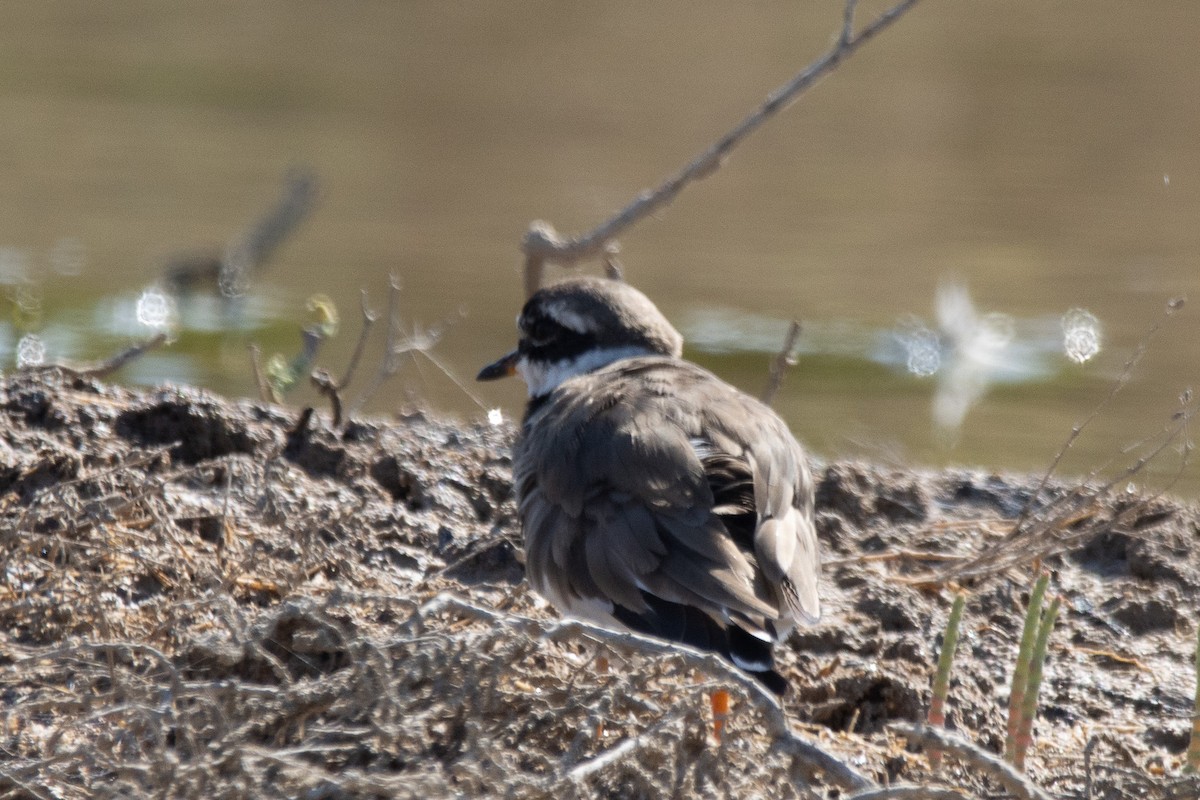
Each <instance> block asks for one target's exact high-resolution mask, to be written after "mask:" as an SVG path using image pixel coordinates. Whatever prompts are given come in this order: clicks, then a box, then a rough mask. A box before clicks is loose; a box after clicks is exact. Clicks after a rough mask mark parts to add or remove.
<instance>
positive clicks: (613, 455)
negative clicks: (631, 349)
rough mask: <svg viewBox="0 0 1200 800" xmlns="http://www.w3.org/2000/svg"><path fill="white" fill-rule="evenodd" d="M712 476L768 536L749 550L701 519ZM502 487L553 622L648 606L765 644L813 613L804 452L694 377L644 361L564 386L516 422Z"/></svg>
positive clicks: (677, 367)
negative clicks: (724, 480)
mask: <svg viewBox="0 0 1200 800" xmlns="http://www.w3.org/2000/svg"><path fill="white" fill-rule="evenodd" d="M697 384H699V386H697ZM685 388H686V389H688V390H696V389H699V390H700V391H701V392H702V395H703V396H702V400H703V402H701V403H699V404H698V403H696V401H695V399H694V397H695V396H694V394H689V395H688V397H690V398H691V400H690V402H688V401H683V400H681V399H680V392H681V391H682V390H684V389H685ZM735 423H736V424H735ZM702 456H708V457H709V460H708V462H707V469H706V462H705V461H704V460H703V459H702ZM717 464H720V465H721V467H720V468H719V469H721V470H724V471H725V472H727V473H729V474H730V475H734V476H735V477H736V476H741V477H740V478H739V479H742V480H744V478H745V476H747V475H748V476H751V477H752V480H753V492H752V496H753V505H754V506H755V508H754V509H752V511H753V513H754V514H755V515H756V518H757V520H758V521H759V522H765V523H767V524H758V525H756V526H755V533H754V537H753V541H752V542H751V541H746V537H745V535H744V532H738V531H736V530H734V527H735V526H733V525H732V524H731V525H728V526H727V525H726V524H725V522H724V519H726V518H728V519H730V520H731V521H732V517H731V516H729V517H723V516H722V515H723V514H730V515H732V514H734V513H736V512H737V511H738V509H735V508H732V507H730V508H725V507H724V506H730V505H731V504H729V503H725V504H724V506H723V507H722V508H723V510H718V511H715V510H714V507H715V506H716V500H715V498H714V491H713V487H712V486H711V485H710V482H709V481H710V479H714V480H716V479H720V476H719V475H718V476H717V477H716V478H714V475H715V474H716V472H717V470H718V467H717V466H716V465H717ZM516 472H517V475H516V479H517V480H516V483H517V487H518V493H519V499H520V513H521V517H522V522H523V527H524V530H525V537H526V567H527V571H528V573H529V577H530V580H531V582H532V584H533V586H534V587H535V588H536V589H537V590H538V591H539V592H541V593H542V594H544V595H545V596H546V597H547V598H548V599H550V600H551V602H552V603H554V604H555V605H556V606H557V607H559V609H560V610H562V611H564V612H565V613H570V614H576V615H579V616H585V617H589V616H590V617H593V618H596V617H597V616H600V617H603V616H605V610H606V609H607V615H608V616H609V617H610V619H611V613H612V608H613V606H612V604H613V603H616V604H618V605H620V606H623V607H624V608H626V609H630V610H632V611H634V612H638V613H642V612H644V611H646V610H647V606H646V598H645V596H644V594H643V593H645V592H649V593H650V594H651V595H653V596H654V597H658V598H661V599H663V600H667V601H670V602H673V603H682V604H684V605H687V606H690V607H694V608H697V609H699V610H701V611H703V612H705V613H707V614H709V615H710V616H711V617H712V618H713V619H714V620H721V619H725V620H733V621H734V622H736V623H737V624H738V625H739V626H740V627H742V628H744V629H745V630H747V631H748V632H750V633H751V634H752V635H756V636H768V637H771V638H774V637H775V636H778V635H780V634H781V633H783V632H785V631H786V630H787V629H788V628H790V626H791V624H792V621H793V619H794V618H796V617H797V616H799V617H803V618H808V619H811V618H815V617H816V615H817V613H818V608H817V603H816V585H817V569H818V560H817V547H816V537H815V533H814V532H813V530H812V525H811V515H812V484H811V479H810V478H809V476H808V471H807V468H806V466H805V463H804V456H803V453H802V452H801V451H800V448H799V446H798V445H797V444H796V443H795V440H794V439H793V438H792V436H791V434H790V432H788V430H787V428H786V426H785V425H784V424H783V422H782V421H781V420H779V418H778V417H777V416H776V415H775V414H774V413H773V412H771V411H770V410H769V409H767V408H766V407H765V406H763V405H762V404H760V403H758V402H757V401H754V400H753V399H752V398H749V397H747V396H745V395H742V394H740V393H738V392H737V391H736V390H734V389H733V388H732V387H729V386H728V385H727V384H724V383H722V382H721V381H719V380H718V379H717V378H715V377H714V376H712V375H711V374H710V373H707V372H705V371H704V370H702V369H700V368H699V367H696V366H694V365H691V364H688V363H686V362H681V361H677V360H674V359H666V358H658V357H647V358H638V359H629V360H626V361H622V362H620V363H619V364H616V365H613V366H610V367H608V368H605V369H603V370H599V371H597V372H595V373H591V374H588V375H583V376H579V377H577V378H573V379H571V380H570V381H569V382H567V383H565V384H564V385H563V386H562V387H560V389H559V391H557V392H555V393H554V394H553V395H551V397H550V398H549V399H548V401H547V402H545V403H543V404H542V405H541V406H540V407H539V408H538V409H537V410H536V411H535V412H534V414H533V415H532V416H531V417H530V419H529V420H527V425H526V431H525V435H524V437H523V439H522V442H521V444H520V445H519V447H518V451H517V454H516ZM781 476H792V478H791V479H790V480H787V481H781ZM717 494H718V495H720V494H721V492H719V491H718V492H717ZM748 494H749V493H748V492H742V493H741V495H748ZM740 502H744V501H740ZM742 511H743V512H744V511H745V509H742ZM599 621H602V622H603V621H605V620H604V619H600V620H599Z"/></svg>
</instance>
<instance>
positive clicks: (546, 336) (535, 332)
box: [524, 317, 561, 347]
mask: <svg viewBox="0 0 1200 800" xmlns="http://www.w3.org/2000/svg"><path fill="white" fill-rule="evenodd" d="M524 327H525V338H526V339H528V340H529V343H530V344H531V345H533V346H534V347H541V346H542V345H546V344H549V343H550V342H551V341H553V340H554V339H555V338H556V337H557V336H558V332H559V330H560V327H561V326H559V324H558V323H557V322H554V321H553V320H550V319H547V318H546V317H537V318H535V319H532V320H529V321H528V322H527V324H526V325H525V326H524Z"/></svg>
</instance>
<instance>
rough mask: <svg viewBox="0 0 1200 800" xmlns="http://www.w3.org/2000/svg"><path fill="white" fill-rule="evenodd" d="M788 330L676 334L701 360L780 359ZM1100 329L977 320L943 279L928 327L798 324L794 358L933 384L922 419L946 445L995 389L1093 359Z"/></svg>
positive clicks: (1076, 319)
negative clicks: (869, 367)
mask: <svg viewBox="0 0 1200 800" xmlns="http://www.w3.org/2000/svg"><path fill="white" fill-rule="evenodd" d="M787 324H788V323H787V322H786V321H785V320H782V319H775V318H770V317H761V316H755V315H752V314H745V313H742V312H737V311H734V310H731V309H703V310H699V311H696V312H694V313H692V314H691V315H689V316H688V317H687V318H686V319H685V321H684V325H683V330H684V335H685V337H686V338H687V340H688V342H689V344H690V345H691V346H692V347H694V348H696V349H698V350H700V351H702V352H708V353H730V352H738V351H742V352H761V353H771V352H774V351H775V350H778V348H779V346H780V342H782V341H783V335H784V331H785V330H786V329H787ZM1100 341H1101V335H1100V322H1099V320H1098V319H1097V318H1096V317H1095V315H1093V314H1092V313H1090V312H1088V311H1086V310H1084V309H1081V308H1073V309H1071V310H1069V311H1068V312H1066V313H1065V314H1064V315H1063V316H1062V317H1027V318H1022V317H1016V316H1014V315H1012V314H1006V313H1002V312H994V311H993V312H986V313H981V312H980V311H979V310H978V309H977V308H976V305H975V302H974V300H973V299H972V298H971V294H970V291H969V290H968V288H967V286H966V284H965V283H963V282H962V281H960V280H958V279H953V278H951V279H945V280H943V281H942V282H941V283H940V284H939V286H938V289H937V293H936V296H935V298H934V315H933V322H932V324H929V323H927V322H926V321H925V320H924V319H922V318H921V317H919V316H917V315H915V314H910V315H906V316H904V317H902V318H901V319H900V320H899V321H898V323H897V324H896V326H895V327H891V328H878V329H873V328H870V327H868V326H865V325H859V324H855V323H853V322H850V321H846V320H841V321H832V322H830V321H822V320H805V322H804V335H803V338H802V340H801V343H800V346H799V348H798V352H799V353H801V354H803V355H808V356H816V357H820V356H838V357H846V356H849V357H851V358H858V359H862V360H865V361H869V362H872V363H876V364H881V365H884V366H886V367H888V368H890V369H892V370H894V371H897V372H906V373H908V374H911V375H914V376H916V377H918V378H922V379H930V380H932V381H934V383H935V388H934V391H933V396H932V399H931V401H930V413H931V416H932V419H933V422H934V425H935V426H936V428H937V430H938V431H939V432H940V434H941V435H942V436H943V437H947V438H949V439H951V440H952V439H953V437H954V436H955V435H956V434H957V433H958V431H959V430H960V429H961V428H962V425H963V423H964V421H965V420H966V418H967V415H968V413H969V412H970V411H971V409H972V408H973V407H974V406H975V405H976V404H977V403H979V402H980V400H981V399H982V398H983V397H984V396H985V395H986V394H987V392H988V390H989V389H990V388H991V387H992V386H994V385H997V384H1021V383H1033V382H1038V381H1047V380H1050V379H1052V378H1053V377H1054V376H1056V375H1057V374H1058V373H1059V372H1060V371H1061V369H1062V368H1063V367H1064V366H1065V365H1066V361H1067V360H1069V361H1071V362H1074V363H1077V364H1082V363H1085V362H1087V361H1089V360H1091V359H1092V358H1094V357H1095V356H1096V355H1097V354H1098V353H1099V352H1100Z"/></svg>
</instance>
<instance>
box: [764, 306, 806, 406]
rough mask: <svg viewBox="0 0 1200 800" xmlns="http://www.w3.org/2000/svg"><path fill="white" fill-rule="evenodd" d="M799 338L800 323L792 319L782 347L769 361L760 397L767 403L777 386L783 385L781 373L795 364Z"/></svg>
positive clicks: (777, 390)
mask: <svg viewBox="0 0 1200 800" xmlns="http://www.w3.org/2000/svg"><path fill="white" fill-rule="evenodd" d="M799 339H800V323H799V322H798V321H797V320H792V324H791V325H789V326H788V332H787V336H785V337H783V347H781V348H780V349H779V352H778V353H777V354H776V355H775V358H774V359H773V360H772V361H771V367H770V373H769V375H768V377H767V385H766V387H765V388H764V389H763V393H762V396H761V397H760V399H761V400H762V401H763V402H764V403H766V404H767V405H771V402H772V401H773V400H774V399H775V395H776V394H778V393H779V387H781V386H783V373H784V372H786V371H787V368H788V367H794V366H796V342H797V341H798V340H799Z"/></svg>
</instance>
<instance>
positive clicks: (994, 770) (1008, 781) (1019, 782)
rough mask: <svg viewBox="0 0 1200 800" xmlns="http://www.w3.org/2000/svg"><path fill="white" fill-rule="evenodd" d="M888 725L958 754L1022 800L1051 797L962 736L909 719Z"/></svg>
mask: <svg viewBox="0 0 1200 800" xmlns="http://www.w3.org/2000/svg"><path fill="white" fill-rule="evenodd" d="M888 728H889V729H890V730H893V731H895V732H896V733H898V734H900V735H901V736H903V737H904V738H906V739H908V741H909V742H910V743H912V744H919V745H924V746H925V747H936V748H938V749H940V750H944V751H945V752H947V753H951V754H953V755H955V756H958V758H959V759H961V760H962V761H963V762H965V763H966V764H968V765H970V766H972V767H975V768H976V769H978V770H982V771H983V772H986V773H987V774H989V775H991V776H992V777H993V778H995V779H996V780H998V781H999V782H1000V783H1001V784H1002V785H1003V786H1004V788H1005V789H1007V790H1008V791H1009V793H1010V794H1013V795H1015V796H1016V797H1019V798H1021V800H1050V795H1048V794H1046V793H1045V792H1043V791H1042V790H1041V789H1039V788H1038V787H1037V786H1036V785H1034V783H1033V781H1031V780H1029V779H1028V778H1027V777H1025V776H1024V775H1022V774H1021V773H1019V772H1017V771H1016V770H1015V769H1013V767H1012V766H1011V765H1010V764H1007V763H1006V762H1005V761H1004V760H1002V759H1001V758H1000V757H999V756H995V755H992V754H991V753H989V752H987V751H986V750H983V749H981V748H980V747H978V746H977V745H974V744H971V743H970V742H967V741H964V740H962V739H959V738H958V737H957V736H953V735H951V734H950V733H947V732H946V731H944V730H941V729H939V728H934V727H931V726H929V725H920V724H913V723H910V722H893V723H891V724H889V725H888Z"/></svg>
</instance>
